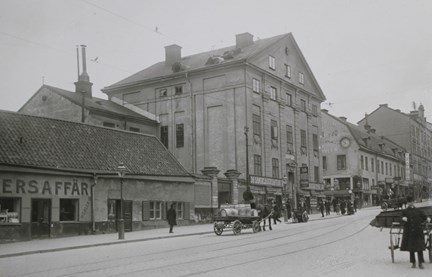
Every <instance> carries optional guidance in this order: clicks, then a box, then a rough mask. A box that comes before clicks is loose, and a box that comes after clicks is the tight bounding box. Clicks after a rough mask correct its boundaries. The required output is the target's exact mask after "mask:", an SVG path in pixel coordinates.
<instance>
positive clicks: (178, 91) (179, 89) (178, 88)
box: [175, 86, 183, 95]
mask: <svg viewBox="0 0 432 277" xmlns="http://www.w3.org/2000/svg"><path fill="white" fill-rule="evenodd" d="M180 94H183V86H175V95H180Z"/></svg>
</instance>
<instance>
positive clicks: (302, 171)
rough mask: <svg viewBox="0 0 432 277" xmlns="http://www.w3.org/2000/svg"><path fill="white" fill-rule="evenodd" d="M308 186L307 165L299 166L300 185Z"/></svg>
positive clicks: (302, 186)
mask: <svg viewBox="0 0 432 277" xmlns="http://www.w3.org/2000/svg"><path fill="white" fill-rule="evenodd" d="M308 186H309V171H308V167H307V166H302V167H300V187H301V188H304V187H308Z"/></svg>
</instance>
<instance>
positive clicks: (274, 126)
mask: <svg viewBox="0 0 432 277" xmlns="http://www.w3.org/2000/svg"><path fill="white" fill-rule="evenodd" d="M270 128H271V129H270V133H271V139H272V140H277V139H278V129H277V122H276V121H275V120H271V121H270Z"/></svg>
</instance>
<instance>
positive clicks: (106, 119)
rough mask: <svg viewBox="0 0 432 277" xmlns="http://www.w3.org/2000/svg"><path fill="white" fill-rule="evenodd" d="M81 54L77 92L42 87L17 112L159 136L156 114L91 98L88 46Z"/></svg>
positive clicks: (46, 86)
mask: <svg viewBox="0 0 432 277" xmlns="http://www.w3.org/2000/svg"><path fill="white" fill-rule="evenodd" d="M82 51H83V71H82V73H81V74H80V76H79V78H78V81H77V82H75V92H72V91H67V90H64V89H60V88H56V87H52V86H48V85H43V86H42V87H41V88H40V89H39V90H38V91H37V92H36V93H35V94H34V95H33V96H32V97H31V98H30V99H29V100H28V101H27V102H26V103H25V104H24V105H23V107H21V109H19V111H18V112H20V113H23V114H29V115H38V116H44V117H50V118H57V119H63V120H68V121H75V122H82V123H88V124H93V125H100V126H105V127H109V128H116V129H123V130H128V131H132V132H138V133H145V134H152V135H157V134H158V133H159V122H158V120H157V118H156V117H155V116H154V115H152V114H150V113H148V112H146V111H143V110H140V109H139V108H137V107H135V106H129V107H128V106H123V105H121V104H119V103H115V102H113V101H108V100H105V99H100V98H96V97H93V96H92V88H91V87H92V83H91V82H90V77H89V75H88V73H87V71H86V66H85V64H86V63H85V47H83V49H82Z"/></svg>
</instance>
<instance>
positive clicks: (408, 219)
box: [400, 197, 430, 269]
mask: <svg viewBox="0 0 432 277" xmlns="http://www.w3.org/2000/svg"><path fill="white" fill-rule="evenodd" d="M426 220H427V221H428V222H430V218H426V214H425V213H424V212H423V211H422V210H420V209H417V208H416V207H415V206H414V203H413V199H412V198H411V197H409V199H408V208H406V209H405V210H403V211H402V221H403V222H405V224H404V226H403V235H402V243H401V248H400V250H401V251H409V252H410V262H411V263H412V266H411V267H412V268H415V267H416V259H415V252H417V259H418V266H419V268H421V269H423V263H424V258H423V251H424V250H425V249H426V244H425V239H424V234H423V226H422V224H423V223H424V222H425V221H426Z"/></svg>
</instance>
